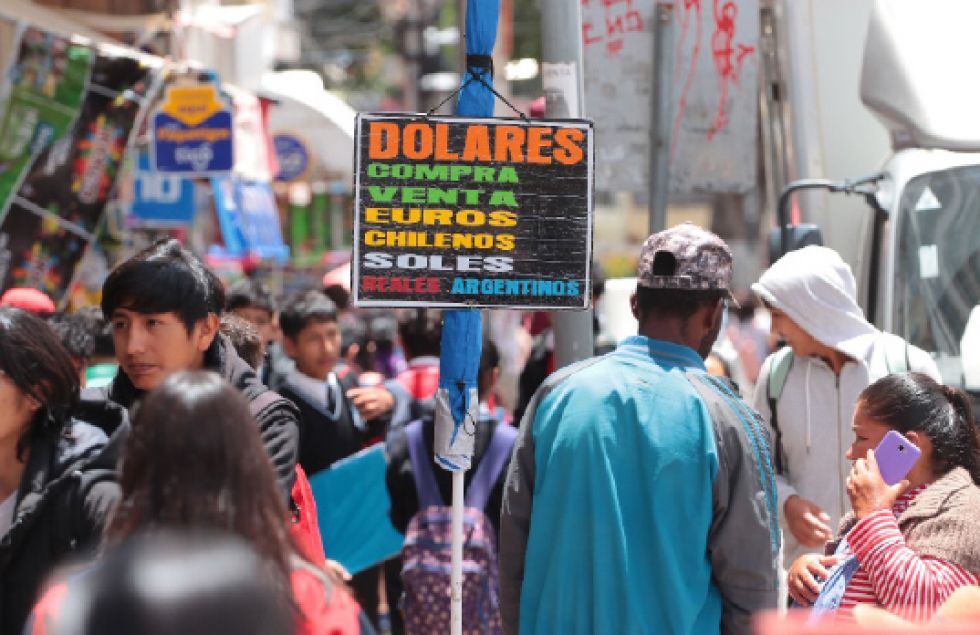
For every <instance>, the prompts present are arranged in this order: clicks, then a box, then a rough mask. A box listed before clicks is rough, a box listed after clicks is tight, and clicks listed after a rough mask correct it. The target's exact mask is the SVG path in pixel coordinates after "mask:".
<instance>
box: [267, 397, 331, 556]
mask: <svg viewBox="0 0 980 635" xmlns="http://www.w3.org/2000/svg"><path fill="white" fill-rule="evenodd" d="M279 400H282V401H285V398H284V397H282V396H281V395H279V394H278V393H276V392H274V391H272V390H267V391H266V392H264V393H262V394H260V395H259V396H258V397H256V398H255V399H253V400H252V401H251V402H250V403H249V408H250V409H251V411H252V416H256V417H257V416H258V414H259V413H260V412H262V411H263V410H265V409H266V408H268V407H269V406H271V405H272V404H273V403H275V402H276V401H279ZM290 498H291V499H292V500H291V502H290V505H289V508H290V511H291V512H292V514H291V516H292V518H291V519H290V521H291V522H290V523H289V533H290V535H291V536H292V538H293V544H294V545H296V549H297V551H299V553H300V555H301V556H303V557H304V558H306V560H308V561H309V562H312V563H313V564H315V565H317V566H319V567H323V566H326V564H327V556H326V554H325V553H324V551H323V539H322V538H321V535H320V523H319V522H318V521H317V514H316V501H315V500H314V499H313V490H312V489H311V488H310V481H309V479H307V478H306V472H305V471H304V470H303V468H302V466H300V465H299V463H297V464H296V481H295V482H294V483H293V489H292V491H291V492H290Z"/></svg>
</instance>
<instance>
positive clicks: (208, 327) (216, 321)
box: [197, 313, 221, 353]
mask: <svg viewBox="0 0 980 635" xmlns="http://www.w3.org/2000/svg"><path fill="white" fill-rule="evenodd" d="M197 324H198V327H199V328H200V331H199V333H198V337H197V350H199V351H201V352H202V353H203V352H204V351H206V350H208V348H210V347H211V342H213V341H214V338H215V337H216V336H217V335H218V329H219V328H220V327H221V318H219V317H218V314H217V313H208V315H207V317H205V318H204V319H203V320H201V321H200V322H198V323H197Z"/></svg>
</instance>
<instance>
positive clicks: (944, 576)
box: [837, 485, 980, 621]
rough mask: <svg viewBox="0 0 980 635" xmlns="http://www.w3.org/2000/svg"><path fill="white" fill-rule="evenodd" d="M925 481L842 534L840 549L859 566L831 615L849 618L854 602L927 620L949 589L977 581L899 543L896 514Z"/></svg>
mask: <svg viewBox="0 0 980 635" xmlns="http://www.w3.org/2000/svg"><path fill="white" fill-rule="evenodd" d="M926 487H928V485H921V486H919V487H917V488H915V489H914V490H910V491H908V492H906V493H905V494H903V495H902V496H901V497H899V499H898V500H897V501H895V504H894V505H892V508H891V510H887V509H882V510H880V511H877V512H875V513H873V514H869V515H868V516H866V517H865V518H863V519H861V520H859V521H858V522H857V524H856V525H854V528H853V529H851V531H850V532H849V533H848V534H847V545H848V549H847V550H846V555H848V556H849V555H851V554H855V555H857V558H858V562H859V563H860V566H859V567H858V570H857V572H856V573H855V574H854V577H853V578H851V581H850V582H849V583H848V585H847V588H845V589H844V597H843V598H841V604H840V608H839V609H838V611H837V619H839V620H844V621H852V620H853V610H854V606H855V605H856V604H858V603H859V602H860V603H867V604H876V605H878V606H881V607H883V608H885V609H887V610H888V611H890V612H892V613H895V614H896V615H900V616H901V617H904V618H906V619H910V620H914V621H923V620H928V619H929V618H930V617H932V614H933V613H934V612H935V611H936V609H938V608H939V607H940V606H941V605H942V603H943V602H945V601H946V598H948V597H949V596H950V594H951V593H952V592H953V591H955V590H956V589H958V588H960V587H962V586H967V585H977V584H980V576H977V575H976V574H974V573H972V572H970V571H967V570H966V569H964V568H963V567H961V566H959V565H956V564H953V563H951V562H947V561H945V560H940V559H938V558H932V557H929V556H920V555H919V554H917V553H916V552H915V551H913V550H912V549H911V548H910V547H909V546H908V545H907V544H906V543H905V537H904V536H902V532H901V530H899V528H898V517H899V516H900V515H901V514H902V512H904V511H905V510H906V509H908V506H909V505H910V504H911V503H912V501H913V500H915V497H916V496H918V495H919V494H920V493H921V492H922V491H923V490H924V489H926Z"/></svg>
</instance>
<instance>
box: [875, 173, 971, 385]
mask: <svg viewBox="0 0 980 635" xmlns="http://www.w3.org/2000/svg"><path fill="white" fill-rule="evenodd" d="M895 221H896V225H897V227H896V230H897V231H898V241H897V243H896V245H897V253H896V254H895V296H894V298H895V302H894V305H893V308H892V311H893V315H892V318H893V320H892V324H893V330H894V331H895V333H896V334H898V335H901V336H902V337H904V338H905V339H906V340H908V341H909V342H911V343H912V344H915V345H916V346H918V347H919V348H922V349H924V350H927V351H929V352H931V353H932V354H933V356H934V357H935V359H936V362H937V364H938V365H939V370H940V372H941V373H942V376H943V382H944V383H947V384H951V385H954V386H959V387H961V388H966V389H968V390H969V391H970V392H972V393H974V398H975V399H976V397H977V395H980V166H970V167H964V168H956V169H950V170H942V171H939V172H931V173H928V174H923V175H920V176H917V177H915V178H914V179H912V180H911V181H909V183H908V185H907V186H906V188H905V190H904V192H903V193H902V198H901V205H900V209H899V216H898V218H896V219H895Z"/></svg>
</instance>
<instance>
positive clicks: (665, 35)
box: [649, 2, 674, 234]
mask: <svg viewBox="0 0 980 635" xmlns="http://www.w3.org/2000/svg"><path fill="white" fill-rule="evenodd" d="M673 19H674V6H673V3H669V2H658V3H657V4H656V7H655V8H654V18H653V78H652V79H653V84H652V90H651V99H650V197H649V204H650V233H651V234H653V233H656V232H659V231H662V230H664V229H667V197H668V194H669V193H670V170H669V168H670V165H669V163H670V141H671V139H670V124H671V120H672V119H673V116H672V112H671V111H672V110H673V109H672V105H673V103H674V91H673V90H672V82H671V72H672V69H673V67H674V59H673V57H674V41H673V40H674V37H673V35H674V29H673V24H672V22H673Z"/></svg>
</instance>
